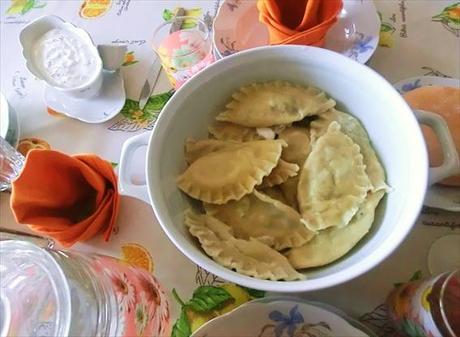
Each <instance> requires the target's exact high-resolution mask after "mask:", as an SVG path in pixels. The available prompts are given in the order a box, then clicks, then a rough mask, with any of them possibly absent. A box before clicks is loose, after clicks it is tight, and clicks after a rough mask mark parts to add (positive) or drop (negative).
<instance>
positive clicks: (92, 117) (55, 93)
mask: <svg viewBox="0 0 460 337" xmlns="http://www.w3.org/2000/svg"><path fill="white" fill-rule="evenodd" d="M125 99H126V93H125V87H124V84H123V77H122V76H121V74H120V71H116V72H108V71H103V82H102V88H101V92H100V93H99V94H98V95H97V96H94V97H91V98H88V99H78V98H74V97H72V96H69V95H67V94H64V93H62V92H61V91H59V90H56V89H54V88H51V87H49V86H46V89H45V102H46V104H47V105H48V107H50V108H51V109H53V110H55V111H58V112H60V113H63V114H64V115H66V116H68V117H71V118H75V119H78V120H80V121H82V122H85V123H103V122H106V121H108V120H109V119H111V118H113V117H115V116H116V115H117V114H118V113H119V112H120V110H121V108H122V107H123V105H124V104H125Z"/></svg>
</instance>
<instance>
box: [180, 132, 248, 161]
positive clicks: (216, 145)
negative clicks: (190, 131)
mask: <svg viewBox="0 0 460 337" xmlns="http://www.w3.org/2000/svg"><path fill="white" fill-rule="evenodd" d="M240 145H241V143H240V142H234V141H222V140H217V139H200V140H194V139H191V138H188V139H187V140H186V141H185V161H186V162H187V163H188V164H189V165H190V164H192V163H193V162H194V161H195V160H197V159H198V158H201V157H203V156H205V155H207V154H209V153H212V152H218V151H221V150H228V149H235V148H237V147H239V146H240Z"/></svg>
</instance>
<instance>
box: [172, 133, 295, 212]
mask: <svg viewBox="0 0 460 337" xmlns="http://www.w3.org/2000/svg"><path fill="white" fill-rule="evenodd" d="M283 146H286V143H285V142H284V141H283V140H259V141H254V142H246V143H241V144H240V145H238V146H235V147H232V148H230V149H225V150H221V151H216V152H212V153H208V154H207V155H205V156H203V157H200V158H198V159H197V160H196V161H194V162H193V163H192V164H191V165H190V166H189V167H188V168H187V169H186V170H185V172H184V173H182V174H181V175H180V176H179V177H178V178H177V185H178V187H179V188H180V189H181V190H182V191H184V192H185V193H187V194H188V195H190V196H191V197H193V198H195V199H198V200H201V201H204V202H208V203H214V204H223V203H226V202H227V201H229V200H238V199H241V197H243V196H244V195H246V194H248V193H251V192H252V191H253V189H254V186H256V185H259V184H260V183H262V180H263V178H264V177H265V176H267V175H269V174H270V172H271V171H272V170H273V168H274V167H275V166H276V165H277V164H278V160H279V158H280V156H281V151H282V149H283Z"/></svg>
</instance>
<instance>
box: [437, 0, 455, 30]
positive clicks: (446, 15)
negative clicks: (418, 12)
mask: <svg viewBox="0 0 460 337" xmlns="http://www.w3.org/2000/svg"><path fill="white" fill-rule="evenodd" d="M431 19H432V20H433V21H442V22H450V23H453V24H455V25H460V2H456V3H453V4H452V5H450V6H448V7H446V8H444V10H443V11H442V12H441V13H440V14H438V15H435V16H433V17H432V18H431Z"/></svg>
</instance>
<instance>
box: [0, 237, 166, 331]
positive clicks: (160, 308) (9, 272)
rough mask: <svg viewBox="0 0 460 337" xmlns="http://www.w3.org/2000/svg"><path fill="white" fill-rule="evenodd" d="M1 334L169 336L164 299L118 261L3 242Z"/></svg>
mask: <svg viewBox="0 0 460 337" xmlns="http://www.w3.org/2000/svg"><path fill="white" fill-rule="evenodd" d="M0 257H1V258H0V280H1V283H0V285H1V287H0V309H1V312H2V313H4V314H2V318H1V320H0V333H1V334H0V336H2V337H3V336H41V337H45V336H101V337H102V336H107V337H109V336H110V337H112V336H165V335H168V333H169V306H168V302H167V298H166V295H165V293H164V291H163V290H162V289H161V286H160V285H159V284H158V282H157V280H156V279H155V277H154V276H153V275H151V274H150V273H148V272H147V271H145V270H143V269H139V268H137V267H134V266H132V265H128V264H125V263H123V262H121V261H119V260H117V259H115V258H112V257H108V256H102V255H96V254H83V253H78V252H63V251H58V250H53V249H49V248H40V247H38V246H36V245H34V244H33V243H30V242H24V241H15V240H9V241H1V242H0Z"/></svg>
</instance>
